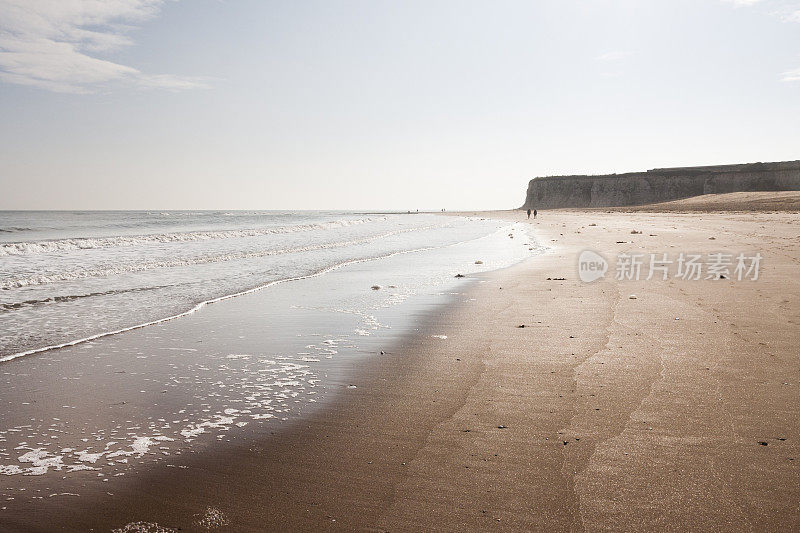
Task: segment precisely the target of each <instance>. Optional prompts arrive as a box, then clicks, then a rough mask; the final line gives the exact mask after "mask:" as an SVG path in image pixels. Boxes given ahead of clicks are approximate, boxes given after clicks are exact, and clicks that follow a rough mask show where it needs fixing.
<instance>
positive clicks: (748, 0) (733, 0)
mask: <svg viewBox="0 0 800 533" xmlns="http://www.w3.org/2000/svg"><path fill="white" fill-rule="evenodd" d="M760 1H761V0H725V2H727V3H729V4H734V5H737V6H752V5H754V4H757V3H759V2H760Z"/></svg>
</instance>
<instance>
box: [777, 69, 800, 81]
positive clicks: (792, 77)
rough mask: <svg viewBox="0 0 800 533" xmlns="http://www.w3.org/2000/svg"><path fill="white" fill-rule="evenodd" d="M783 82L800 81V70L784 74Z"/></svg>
mask: <svg viewBox="0 0 800 533" xmlns="http://www.w3.org/2000/svg"><path fill="white" fill-rule="evenodd" d="M781 81H800V68H796V69H794V70H790V71H788V72H784V73H783V77H782V78H781Z"/></svg>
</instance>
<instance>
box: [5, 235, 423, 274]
mask: <svg viewBox="0 0 800 533" xmlns="http://www.w3.org/2000/svg"><path fill="white" fill-rule="evenodd" d="M435 227H438V226H422V227H416V228H406V229H400V230H395V231H390V232H387V233H382V234H380V235H372V236H370V237H365V238H362V239H355V240H349V241H340V242H331V243H325V244H319V245H312V246H302V247H298V248H284V249H279V250H261V251H257V252H237V253H227V254H214V255H206V256H199V257H191V258H185V259H171V260H163V261H142V262H139V263H128V264H122V265H118V266H113V267H107V268H90V269H77V270H71V271H66V272H56V273H52V274H41V275H36V276H30V277H27V278H18V279H9V280H4V281H2V282H0V289H2V290H8V289H17V288H20V287H30V286H33V285H44V284H46V283H55V282H59V281H72V280H77V279H85V278H96V277H106V276H113V275H116V274H124V273H130V272H143V271H145V270H152V269H154V268H172V267H182V266H190V265H204V264H208V263H221V262H225V261H236V260H241V259H252V258H256V257H267V256H271V255H285V254H295V253H301V252H310V251H314V250H326V249H330V248H341V247H344V246H354V245H358V244H365V243H368V242H372V241H375V240H377V239H383V238H386V237H391V236H394V235H400V234H402V233H408V232H412V231H424V230H429V229H432V228H435Z"/></svg>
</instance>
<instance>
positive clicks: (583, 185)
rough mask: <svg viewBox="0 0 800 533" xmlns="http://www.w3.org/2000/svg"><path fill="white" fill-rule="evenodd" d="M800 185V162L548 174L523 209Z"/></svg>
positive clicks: (635, 201)
mask: <svg viewBox="0 0 800 533" xmlns="http://www.w3.org/2000/svg"><path fill="white" fill-rule="evenodd" d="M796 190H800V161H784V162H780V163H750V164H745V165H721V166H711V167H682V168H656V169H653V170H648V171H647V172H632V173H628V174H609V175H604V176H548V177H543V178H534V179H532V180H531V181H530V183H529V184H528V194H527V196H526V198H525V204H524V205H523V206H522V208H523V209H554V208H559V207H612V206H626V205H641V204H651V203H656V202H667V201H669V200H678V199H680V198H688V197H690V196H698V195H701V194H717V193H728V192H738V191H796Z"/></svg>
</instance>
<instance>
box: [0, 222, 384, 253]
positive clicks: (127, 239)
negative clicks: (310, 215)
mask: <svg viewBox="0 0 800 533" xmlns="http://www.w3.org/2000/svg"><path fill="white" fill-rule="evenodd" d="M385 218H386V217H380V218H361V219H353V220H350V219H342V220H332V221H330V222H323V223H319V224H301V225H297V226H284V227H274V228H258V229H241V230H226V231H192V232H185V233H158V234H152V235H131V236H126V235H122V236H116V237H83V238H76V239H58V240H51V241H30V242H9V243H2V244H0V256H3V255H28V254H49V253H58V252H65V251H71V250H90V249H96V248H112V247H118V246H137V245H142V244H152V243H168V242H191V241H208V240H215V239H232V238H237V237H238V238H241V237H260V236H264V235H278V234H286V233H297V232H302V231H314V230H326V229H332V228H341V227H348V226H355V225H359V224H365V223H368V222H373V221H375V220H384V219H385Z"/></svg>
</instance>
